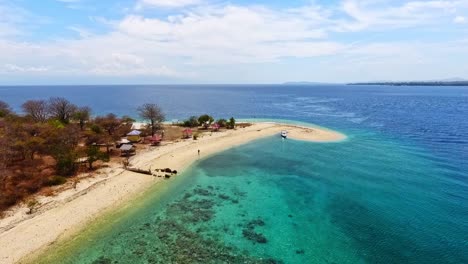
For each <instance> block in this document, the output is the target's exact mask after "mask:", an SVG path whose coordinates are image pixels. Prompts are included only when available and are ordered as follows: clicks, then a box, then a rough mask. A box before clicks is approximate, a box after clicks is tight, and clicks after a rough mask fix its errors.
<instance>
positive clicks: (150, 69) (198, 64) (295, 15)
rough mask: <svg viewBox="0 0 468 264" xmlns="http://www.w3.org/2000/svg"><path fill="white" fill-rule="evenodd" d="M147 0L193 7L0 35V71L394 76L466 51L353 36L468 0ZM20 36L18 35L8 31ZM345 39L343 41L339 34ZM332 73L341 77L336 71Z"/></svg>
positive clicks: (431, 19)
mask: <svg viewBox="0 0 468 264" xmlns="http://www.w3.org/2000/svg"><path fill="white" fill-rule="evenodd" d="M0 1H1V0H0ZM66 1H67V0H66ZM143 2H145V3H144V4H145V5H147V6H153V7H162V6H169V7H182V6H184V7H185V8H183V9H180V10H182V11H180V10H178V9H173V10H171V11H170V12H171V14H172V15H170V16H168V17H154V16H150V15H148V13H150V12H138V11H135V10H133V9H131V11H129V12H130V13H126V14H125V15H124V16H123V17H122V18H120V19H117V20H113V21H111V20H108V19H106V18H102V17H98V18H96V17H92V18H90V19H92V21H99V22H100V23H104V24H105V25H106V26H107V27H108V28H109V31H108V32H107V33H101V34H97V33H90V32H92V31H90V30H87V29H86V28H82V27H80V26H77V25H75V26H68V29H70V30H73V31H76V32H78V34H79V38H77V39H60V40H57V39H56V40H43V41H41V42H30V43H28V42H24V41H17V40H14V39H13V38H8V37H3V40H2V33H0V58H1V59H2V62H1V63H4V65H3V66H0V72H3V73H7V72H8V73H13V72H16V73H20V72H24V73H26V72H35V73H37V74H44V75H50V76H62V75H73V76H156V77H175V78H183V77H187V76H189V77H194V76H206V74H207V72H208V70H207V69H210V70H211V69H225V70H226V69H227V71H229V69H233V68H243V67H246V66H248V64H253V65H254V64H261V65H275V64H276V63H277V62H279V63H278V65H280V64H281V62H284V61H287V60H288V59H290V58H298V59H301V60H324V59H330V58H334V63H335V64H337V65H339V66H337V68H340V67H343V69H342V71H345V70H344V67H348V68H349V69H350V71H352V70H356V68H355V65H359V67H360V69H361V70H363V69H364V68H365V70H367V71H369V72H372V71H377V69H379V70H382V71H383V70H385V71H388V70H389V66H388V65H392V67H393V68H395V69H396V68H398V66H397V65H398V64H404V63H407V61H408V60H410V61H411V63H408V64H411V65H413V66H414V65H416V64H417V65H420V66H421V68H424V67H422V66H424V65H425V64H430V63H432V60H431V57H430V56H435V54H443V53H444V52H445V53H450V52H453V53H454V54H455V53H456V52H455V51H460V50H461V46H460V45H446V46H444V45H442V44H441V45H440V46H437V47H434V46H430V45H428V44H427V43H415V42H410V43H408V42H406V41H404V40H401V39H400V40H399V41H396V40H395V41H393V42H392V43H384V42H377V41H378V38H377V39H372V36H373V34H366V35H368V36H366V38H367V37H368V38H370V40H367V41H360V39H356V38H349V35H350V34H354V32H363V33H370V32H375V31H379V32H382V34H386V32H388V31H394V30H400V29H402V28H411V27H415V28H424V27H427V28H431V27H433V26H434V25H439V24H441V23H442V22H443V21H445V23H449V24H450V23H451V21H452V20H453V17H454V16H455V14H460V13H462V12H463V10H466V9H467V7H468V4H467V2H468V1H461V0H460V1H412V2H406V3H404V4H395V3H394V2H390V1H385V0H379V1H377V2H376V1H373V2H372V1H355V0H344V1H342V2H341V4H340V5H338V6H320V5H316V4H310V5H307V6H303V7H296V8H289V9H287V8H286V9H282V10H278V9H273V8H268V7H265V6H240V5H232V4H219V5H207V4H203V5H196V4H197V3H201V2H199V1H190V0H182V1H155V0H154V1H151V0H146V1H140V2H139V3H140V4H142V3H143ZM150 2H151V3H150ZM169 2H170V5H169V4H168V3H169ZM0 3H1V2H0ZM377 3H378V5H377ZM187 5H189V6H188V7H187ZM190 5H195V6H190ZM1 10H2V9H1V5H0V32H8V31H6V30H5V31H2V25H3V24H2V21H5V23H6V24H5V26H4V27H3V28H5V29H8V28H12V29H15V27H9V26H10V25H11V24H12V23H13V24H14V23H23V22H15V21H24V20H22V19H21V18H20V17H9V18H8V19H5V17H2V16H1V14H2V12H1ZM5 14H7V13H5ZM463 19H464V17H463ZM454 22H456V21H455V20H454ZM456 23H457V22H456ZM12 34H16V33H15V32H14V31H12V32H10V33H8V35H12ZM340 34H343V36H345V37H343V38H341V35H340ZM363 35H364V34H363ZM422 47H424V48H422ZM422 50H423V51H424V52H422ZM427 54H431V55H430V56H428V55H427ZM440 57H441V58H442V57H443V56H442V55H441V56H440ZM385 64H387V66H385ZM38 65H39V66H38ZM287 70H289V71H291V69H287ZM299 70H302V71H305V70H304V69H299ZM330 71H333V67H331V66H330ZM396 72H398V71H396ZM356 74H357V73H356ZM343 76H346V75H343ZM200 78H201V77H200Z"/></svg>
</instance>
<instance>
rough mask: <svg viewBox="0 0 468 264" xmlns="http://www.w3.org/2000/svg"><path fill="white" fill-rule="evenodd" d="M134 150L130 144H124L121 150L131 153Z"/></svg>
mask: <svg viewBox="0 0 468 264" xmlns="http://www.w3.org/2000/svg"><path fill="white" fill-rule="evenodd" d="M132 148H133V145H130V144H123V145H122V146H120V150H123V151H129V150H131V149H132Z"/></svg>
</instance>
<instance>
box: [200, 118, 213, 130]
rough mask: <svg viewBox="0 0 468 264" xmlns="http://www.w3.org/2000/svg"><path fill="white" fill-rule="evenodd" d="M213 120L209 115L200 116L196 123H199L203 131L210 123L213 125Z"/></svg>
mask: <svg viewBox="0 0 468 264" xmlns="http://www.w3.org/2000/svg"><path fill="white" fill-rule="evenodd" d="M213 121H214V118H213V117H212V116H210V115H201V116H200V117H199V118H198V123H200V124H201V125H202V126H203V127H204V128H205V129H206V128H208V127H209V126H210V125H211V123H213Z"/></svg>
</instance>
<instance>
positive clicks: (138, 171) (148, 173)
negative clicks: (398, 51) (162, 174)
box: [126, 167, 152, 175]
mask: <svg viewBox="0 0 468 264" xmlns="http://www.w3.org/2000/svg"><path fill="white" fill-rule="evenodd" d="M126 169H127V170H128V171H132V172H136V173H141V174H146V175H152V173H151V170H142V169H138V168H130V167H127V168H126Z"/></svg>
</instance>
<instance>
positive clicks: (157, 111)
mask: <svg viewBox="0 0 468 264" xmlns="http://www.w3.org/2000/svg"><path fill="white" fill-rule="evenodd" d="M137 110H138V114H139V115H140V117H141V118H143V119H145V120H149V121H150V125H151V135H152V136H154V133H155V132H156V130H157V129H158V128H159V127H160V126H161V123H162V122H163V121H164V119H165V117H164V113H163V111H162V110H161V108H160V107H159V106H158V105H156V104H144V105H142V106H140V107H138V109H137Z"/></svg>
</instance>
